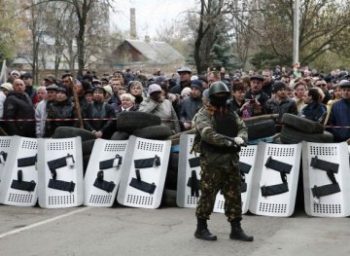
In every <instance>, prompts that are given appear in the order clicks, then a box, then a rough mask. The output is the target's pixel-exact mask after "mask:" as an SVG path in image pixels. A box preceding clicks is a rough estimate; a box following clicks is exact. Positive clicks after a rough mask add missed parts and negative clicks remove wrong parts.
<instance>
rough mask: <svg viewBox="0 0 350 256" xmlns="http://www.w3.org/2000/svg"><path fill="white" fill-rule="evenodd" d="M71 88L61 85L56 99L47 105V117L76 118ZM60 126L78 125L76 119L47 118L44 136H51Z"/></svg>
mask: <svg viewBox="0 0 350 256" xmlns="http://www.w3.org/2000/svg"><path fill="white" fill-rule="evenodd" d="M68 89H69V88H66V87H65V86H59V87H58V89H57V94H56V100H55V101H54V102H52V103H51V104H48V105H47V108H46V111H47V119H63V118H67V119H74V118H76V114H75V109H74V103H73V100H72V97H69V92H68ZM59 126H75V127H76V126H78V125H77V122H76V121H74V120H68V121H66V120H58V121H57V120H46V122H45V133H44V137H45V138H49V137H52V135H53V134H54V133H55V130H56V128H57V127H59Z"/></svg>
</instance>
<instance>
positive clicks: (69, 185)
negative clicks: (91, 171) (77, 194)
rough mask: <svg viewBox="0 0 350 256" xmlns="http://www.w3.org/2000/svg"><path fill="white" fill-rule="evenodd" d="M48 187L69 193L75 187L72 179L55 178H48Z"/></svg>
mask: <svg viewBox="0 0 350 256" xmlns="http://www.w3.org/2000/svg"><path fill="white" fill-rule="evenodd" d="M48 187H49V188H52V189H57V190H62V191H67V192H69V193H71V192H74V189H75V183H74V182H73V181H70V182H69V181H64V180H56V179H50V180H49V186H48Z"/></svg>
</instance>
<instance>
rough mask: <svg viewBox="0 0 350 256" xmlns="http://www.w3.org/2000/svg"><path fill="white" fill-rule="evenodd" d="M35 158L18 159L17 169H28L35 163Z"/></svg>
mask: <svg viewBox="0 0 350 256" xmlns="http://www.w3.org/2000/svg"><path fill="white" fill-rule="evenodd" d="M36 159H37V156H36V155H35V156H31V157H24V158H19V159H18V160H17V166H18V167H28V166H32V165H35V163H36Z"/></svg>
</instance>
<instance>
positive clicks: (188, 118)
mask: <svg viewBox="0 0 350 256" xmlns="http://www.w3.org/2000/svg"><path fill="white" fill-rule="evenodd" d="M202 89H203V88H202V81H201V80H193V81H192V82H191V94H190V96H189V97H188V98H186V99H185V100H183V101H181V112H180V121H181V122H182V124H183V126H184V129H185V130H188V129H191V128H192V119H193V117H194V116H195V114H196V113H197V111H198V110H199V109H200V108H201V107H202V106H203V102H202Z"/></svg>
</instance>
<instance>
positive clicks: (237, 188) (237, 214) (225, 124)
mask: <svg viewBox="0 0 350 256" xmlns="http://www.w3.org/2000/svg"><path fill="white" fill-rule="evenodd" d="M194 122H195V127H196V130H197V131H196V135H195V140H194V144H193V151H195V152H198V153H201V156H200V164H201V192H202V194H201V197H200V199H199V202H198V206H197V209H196V217H197V218H198V219H206V220H208V219H209V218H210V217H209V216H210V214H211V213H212V211H213V207H214V203H215V198H216V195H217V193H218V192H219V190H221V191H222V193H223V195H224V198H225V215H226V216H227V218H228V221H229V222H231V221H233V220H238V221H240V220H241V218H242V208H241V176H240V172H239V170H238V161H239V155H238V152H239V149H237V148H236V147H233V146H234V145H235V144H234V143H232V142H231V141H228V140H227V139H226V138H225V136H228V137H236V136H239V137H241V138H242V139H243V140H244V141H245V142H247V140H248V133H247V128H246V126H245V124H244V122H243V121H242V119H241V118H240V117H239V116H238V115H237V114H236V113H235V112H233V111H230V110H229V109H228V108H227V110H226V111H225V110H224V111H222V109H220V112H219V111H218V110H217V109H216V108H215V107H214V106H211V105H209V106H205V107H202V108H201V109H200V110H199V111H198V113H197V114H196V116H195V117H194Z"/></svg>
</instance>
